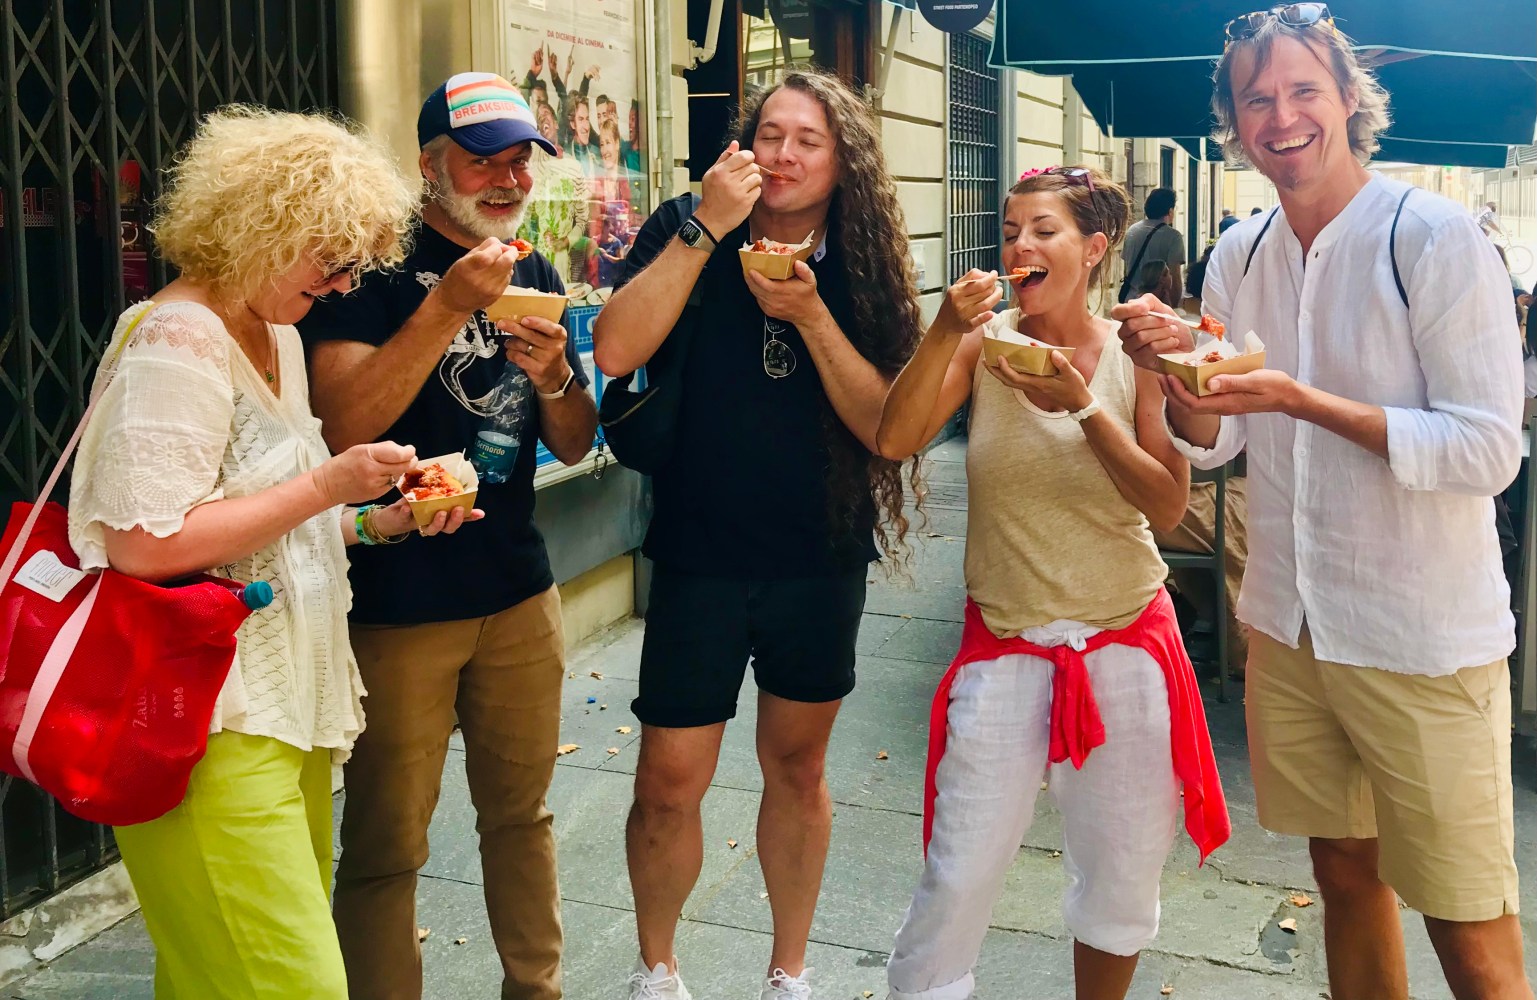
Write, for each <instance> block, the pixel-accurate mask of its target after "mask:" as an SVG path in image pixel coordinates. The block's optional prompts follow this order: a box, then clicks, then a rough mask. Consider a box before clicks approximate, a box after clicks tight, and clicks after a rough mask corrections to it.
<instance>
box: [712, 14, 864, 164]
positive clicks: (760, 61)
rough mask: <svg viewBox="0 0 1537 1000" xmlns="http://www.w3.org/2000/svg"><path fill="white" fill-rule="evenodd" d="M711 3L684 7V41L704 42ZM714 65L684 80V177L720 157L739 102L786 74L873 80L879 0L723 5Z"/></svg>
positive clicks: (861, 81)
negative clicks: (808, 70) (797, 71)
mask: <svg viewBox="0 0 1537 1000" xmlns="http://www.w3.org/2000/svg"><path fill="white" fill-rule="evenodd" d="M709 12H710V0H689V5H688V26H689V38H691V39H693V40H694V41H696V42H697V41H700V40H702V39H703V38H704V37H705V34H706V31H707V25H708V21H709ZM726 15H727V16H726V17H724V18H722V20H721V26H720V32H721V33H720V38H719V39H718V40H717V43H716V53H715V58H713V59H712V60H711V61H710V62H708V63H701V64H700V65H699V66H696V67H694V68H693V69H691V70H689V71H688V72H687V73H685V74H684V77H685V79H687V80H688V88H689V105H688V112H689V148H690V157H689V175H690V177H691V178H692V179H693V180H695V181H698V180H700V179H701V178H702V177H704V172H705V171H706V170H708V169H709V168H710V164H712V163H714V162H715V160H716V158H717V157H718V156H719V155H720V150H721V147H722V145H723V143H724V141H725V137H726V134H727V133H728V132H729V131H730V129H731V125H732V121H733V119H734V117H735V115H736V111H737V108H738V107H739V106H740V104H741V101H742V98H743V96H744V95H747V94H751V93H752V92H753V91H754V90H756V89H758V88H761V87H765V86H768V85H769V84H770V83H772V82H773V81H774V80H775V79H776V78H778V76H779V75H780V74H781V73H783V72H784V71H785V70H786V69H788V68H792V67H804V66H815V67H818V68H821V69H827V70H832V71H833V72H836V73H837V74H838V75H840V76H842V77H843V78H844V79H845V80H847V81H849V82H850V83H852V84H853V85H854V86H855V87H862V86H863V85H864V84H865V83H866V82H867V81H869V80H871V79H872V77H873V73H874V70H873V69H872V67H873V66H874V65H875V51H874V43H875V37H876V35H877V33H878V29H879V25H880V0H728V2H727V7H726Z"/></svg>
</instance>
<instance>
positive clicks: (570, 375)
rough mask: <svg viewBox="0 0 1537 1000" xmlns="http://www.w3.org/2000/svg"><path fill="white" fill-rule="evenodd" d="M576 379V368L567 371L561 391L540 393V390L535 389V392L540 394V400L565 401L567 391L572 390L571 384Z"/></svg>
mask: <svg viewBox="0 0 1537 1000" xmlns="http://www.w3.org/2000/svg"><path fill="white" fill-rule="evenodd" d="M575 378H576V369H575V368H570V369H567V371H566V380H565V381H564V382H562V383H561V386H560V388H559V389H557V390H556V391H554V392H539V390H538V389H535V390H534V392H536V393H538V395H539V398H540V399H564V398H565V395H566V390H568V389H570V388H571V382H572V380H573V379H575Z"/></svg>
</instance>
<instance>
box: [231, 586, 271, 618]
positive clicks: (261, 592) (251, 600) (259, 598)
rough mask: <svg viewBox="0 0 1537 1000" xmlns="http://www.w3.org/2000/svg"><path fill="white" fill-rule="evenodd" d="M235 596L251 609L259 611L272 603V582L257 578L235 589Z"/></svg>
mask: <svg viewBox="0 0 1537 1000" xmlns="http://www.w3.org/2000/svg"><path fill="white" fill-rule="evenodd" d="M235 596H236V597H238V598H240V600H241V602H242V603H244V604H245V606H246V607H248V608H250V609H251V610H252V611H260V610H261V609H262V608H265V607H266V606H267V605H269V604H271V603H272V584H270V583H268V582H267V581H266V580H257V581H256V582H255V583H248V584H246V585H245V586H244V587H241V588H240V589H239V590H237V591H235Z"/></svg>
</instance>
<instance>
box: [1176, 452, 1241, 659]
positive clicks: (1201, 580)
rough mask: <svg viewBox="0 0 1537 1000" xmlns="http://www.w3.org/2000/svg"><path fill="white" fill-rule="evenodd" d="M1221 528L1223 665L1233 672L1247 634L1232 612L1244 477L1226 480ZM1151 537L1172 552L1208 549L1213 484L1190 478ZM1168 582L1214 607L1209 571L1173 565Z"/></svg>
mask: <svg viewBox="0 0 1537 1000" xmlns="http://www.w3.org/2000/svg"><path fill="white" fill-rule="evenodd" d="M1225 506H1226V509H1227V516H1226V517H1224V518H1223V520H1224V521H1226V522H1227V524H1226V534H1225V535H1224V536H1223V539H1222V541H1223V550H1224V556H1223V575H1224V576H1225V577H1226V580H1227V586H1226V588H1225V589H1226V590H1227V595H1226V598H1227V599H1226V602H1225V603H1226V612H1225V613H1226V615H1227V667H1228V671H1229V672H1230V673H1231V674H1232V675H1233V676H1235V677H1242V676H1243V675H1244V667H1245V664H1246V662H1247V660H1248V656H1249V637H1248V632H1247V630H1246V629H1245V628H1244V626H1243V625H1241V624H1239V621H1238V618H1237V617H1236V611H1237V608H1238V588H1239V587H1240V586H1242V585H1243V568H1244V564H1245V563H1247V562H1248V559H1249V532H1248V528H1247V523H1248V516H1247V515H1248V513H1249V494H1248V481H1247V480H1246V479H1244V478H1243V477H1242V476H1239V477H1237V478H1230V479H1228V481H1227V500H1226V504H1225ZM1153 539H1154V540H1155V541H1156V542H1157V543H1158V547H1159V548H1161V549H1172V550H1173V551H1175V552H1199V553H1210V552H1211V551H1212V550H1213V548H1215V546H1216V544H1217V484H1216V483H1191V484H1190V504H1189V506H1187V507H1186V508H1185V516H1184V518H1183V519H1182V520H1181V521H1180V522H1179V525H1178V527H1176V528H1175V529H1174V530H1173V531H1168V532H1163V531H1158V530H1157V529H1154V531H1153ZM1172 575H1173V577H1174V588H1175V589H1176V590H1178V591H1179V592H1180V593H1181V594H1183V595H1185V597H1186V598H1188V599H1189V600H1190V603H1192V604H1194V605H1195V606H1196V607H1197V608H1211V609H1215V608H1216V607H1217V595H1216V594H1214V593H1213V592H1212V591H1213V590H1214V589H1215V588H1213V586H1212V579H1211V574H1209V573H1207V572H1206V571H1205V570H1195V569H1177V570H1174V571H1173V574H1172Z"/></svg>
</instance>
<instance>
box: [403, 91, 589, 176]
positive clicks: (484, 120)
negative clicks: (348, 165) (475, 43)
mask: <svg viewBox="0 0 1537 1000" xmlns="http://www.w3.org/2000/svg"><path fill="white" fill-rule="evenodd" d="M440 135H446V136H448V137H449V138H450V139H452V140H454V142H456V143H458V144H459V145H460V146H462V147H464V148H465V149H466V150H468V151H470V152H471V153H474V154H475V155H477V156H495V155H496V154H497V153H500V152H501V151H502V150H504V149H508V148H509V147H512V146H516V145H518V144H519V143H524V142H532V143H536V144H537V145H538V146H539V147H540V148H542V149H543V150H544V151H545V152H546V153H549V154H550V155H551V156H559V155H560V148H559V147H558V146H556V145H555V144H554V143H553V142H551V141H550V140H548V139H546V138H545V137H544V136H542V135H540V134H539V123H538V121H537V120H536V119H535V118H534V112H533V109H532V108H530V107H529V106H528V102H527V101H525V100H524V99H523V95H522V94H520V93H518V89H517V88H516V87H514V86H513V85H512V84H510V83H508V82H507V81H506V80H504V79H503V78H501V77H500V76H497V75H496V74H495V73H459V74H456V75H454V76H451V77H449V78H448V82H447V83H445V84H443V86H441V87H439V88H438V89H437V90H434V91H433V92H432V94H431V95H430V96H429V97H428V98H427V100H426V101H425V102H424V103H423V104H422V113H421V114H420V115H418V116H417V118H416V138H417V143H418V144H419V145H422V146H425V145H427V143H429V142H431V141H432V140H433V139H436V138H437V137H438V136H440Z"/></svg>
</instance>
